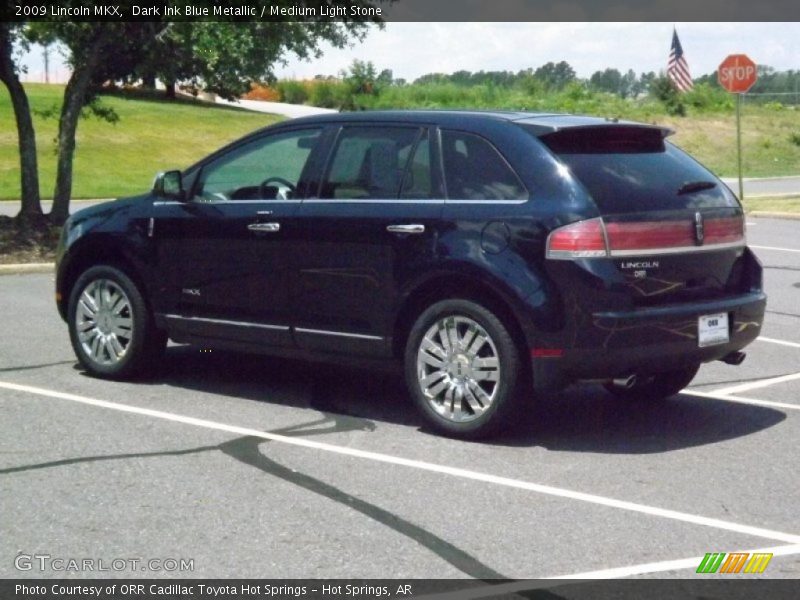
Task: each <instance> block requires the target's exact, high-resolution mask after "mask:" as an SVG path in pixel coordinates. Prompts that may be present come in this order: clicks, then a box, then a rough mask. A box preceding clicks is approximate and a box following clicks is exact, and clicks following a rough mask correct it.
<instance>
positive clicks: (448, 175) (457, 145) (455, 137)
mask: <svg viewBox="0 0 800 600" xmlns="http://www.w3.org/2000/svg"><path fill="white" fill-rule="evenodd" d="M442 163H443V165H444V178H445V183H446V185H447V197H448V198H450V199H453V200H525V199H527V198H528V192H527V190H526V189H525V186H524V185H523V184H522V182H521V181H520V180H519V177H517V174H516V173H514V170H513V169H512V168H511V166H510V165H509V164H508V162H506V160H505V158H503V156H502V154H500V152H498V151H497V149H496V148H495V147H494V146H492V144H490V143H489V142H488V141H487V140H485V139H484V138H482V137H480V136H477V135H474V134H471V133H465V132H462V131H449V130H446V129H445V130H442Z"/></svg>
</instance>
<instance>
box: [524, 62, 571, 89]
mask: <svg viewBox="0 0 800 600" xmlns="http://www.w3.org/2000/svg"><path fill="white" fill-rule="evenodd" d="M533 75H534V77H536V78H537V79H538V80H540V81H541V82H542V83H544V84H545V86H547V87H548V88H550V89H554V90H561V89H563V88H565V87H566V86H567V84H569V83H572V82H573V81H577V79H578V78H577V76H576V74H575V70H574V69H573V68H572V67H571V66H570V65H569V63H568V62H566V61H563V60H562V61H561V62H559V63H553V62H549V63H547V64H544V65H542V66H541V67H539V68H538V69H536V71H534V73H533Z"/></svg>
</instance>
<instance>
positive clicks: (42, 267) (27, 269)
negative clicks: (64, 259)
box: [0, 263, 56, 275]
mask: <svg viewBox="0 0 800 600" xmlns="http://www.w3.org/2000/svg"><path fill="white" fill-rule="evenodd" d="M55 268H56V265H55V263H21V264H15V265H0V275H22V274H24V273H52V272H53V271H55Z"/></svg>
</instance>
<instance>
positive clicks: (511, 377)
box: [405, 299, 527, 439]
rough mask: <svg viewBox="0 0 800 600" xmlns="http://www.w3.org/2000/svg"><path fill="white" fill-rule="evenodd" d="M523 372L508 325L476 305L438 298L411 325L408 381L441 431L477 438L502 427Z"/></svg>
mask: <svg viewBox="0 0 800 600" xmlns="http://www.w3.org/2000/svg"><path fill="white" fill-rule="evenodd" d="M526 376H527V370H526V369H524V368H523V365H522V362H521V359H520V353H519V350H518V349H517V346H516V344H515V343H514V340H513V339H512V337H511V335H510V333H509V330H508V328H507V327H506V326H505V325H504V324H503V322H502V321H501V320H500V319H499V318H498V317H497V316H495V315H494V314H493V313H492V312H491V311H490V310H488V309H487V308H485V307H483V306H481V305H480V304H476V303H475V302H472V301H469V300H460V299H452V300H444V301H441V302H437V303H436V304H434V305H432V306H431V307H429V308H428V309H427V310H425V311H424V312H423V313H422V314H421V315H420V316H419V317H418V318H417V320H416V322H415V323H414V326H413V327H412V328H411V332H410V334H409V336H408V342H407V343H406V351H405V377H406V385H407V387H408V389H409V392H410V393H411V396H412V398H413V399H414V402H415V403H416V405H417V407H418V408H419V410H420V412H421V413H422V415H423V416H424V417H425V419H426V420H427V422H428V423H429V424H430V425H431V426H433V427H434V428H435V429H436V430H437V431H439V432H441V433H444V434H445V435H449V436H453V437H460V438H466V439H477V438H481V437H486V436H489V435H493V434H496V433H498V432H500V431H502V430H504V428H506V427H507V426H508V424H509V422H510V420H511V417H513V416H514V414H515V412H516V409H517V405H518V404H519V398H518V396H520V395H521V394H520V392H521V391H522V390H525V389H527V386H525V385H524V381H523V379H524V378H525V377H526Z"/></svg>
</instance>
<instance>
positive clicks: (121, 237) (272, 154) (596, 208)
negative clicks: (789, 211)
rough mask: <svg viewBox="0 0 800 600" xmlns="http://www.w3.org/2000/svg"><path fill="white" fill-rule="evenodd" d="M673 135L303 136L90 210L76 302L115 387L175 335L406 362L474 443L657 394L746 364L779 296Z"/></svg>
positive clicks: (269, 138) (433, 415)
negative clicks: (721, 367)
mask: <svg viewBox="0 0 800 600" xmlns="http://www.w3.org/2000/svg"><path fill="white" fill-rule="evenodd" d="M670 133H671V131H670V130H668V129H664V128H660V127H656V126H650V125H644V124H638V123H632V122H618V121H616V120H605V119H600V118H593V117H581V116H571V115H556V114H531V113H521V112H520V113H518V112H459V111H441V112H439V111H413V112H372V113H369V112H367V113H351V114H334V115H325V116H316V117H309V118H304V119H297V120H292V121H287V122H284V123H281V124H279V125H276V126H272V127H268V128H266V129H263V130H261V131H258V132H256V133H253V134H252V135H249V136H247V137H245V138H244V139H241V140H239V141H237V142H235V143H233V144H231V145H229V146H227V147H225V148H223V149H222V150H220V151H218V152H216V153H214V154H212V155H211V156H209V157H208V158H205V159H203V160H201V161H200V162H199V163H197V164H195V165H194V166H191V167H189V168H188V169H186V170H185V171H182V172H180V171H168V172H165V173H161V174H159V175H158V176H157V177H156V180H155V184H154V187H153V190H152V191H151V192H150V193H148V194H145V195H143V196H138V197H134V198H126V199H120V200H116V201H114V202H110V203H107V204H103V205H99V206H94V207H91V208H87V209H85V210H82V211H80V212H78V213H76V214H75V215H74V216H72V217H71V218H70V219H69V221H68V222H67V224H66V226H65V228H64V230H63V234H62V238H61V242H60V246H59V250H58V272H57V281H56V298H57V304H58V309H59V311H60V313H61V316H62V317H63V318H64V319H65V320H66V322H67V323H68V325H69V332H70V338H71V340H72V345H73V347H74V349H75V352H76V354H77V356H78V359H79V360H80V362H81V364H82V365H83V366H84V367H85V368H86V369H87V370H88V371H89V372H91V373H93V374H95V375H98V376H101V377H108V378H126V377H130V376H132V375H134V374H135V373H138V372H140V371H142V370H143V369H145V368H146V367H147V366H148V365H152V364H153V362H154V361H159V360H161V357H162V355H163V350H164V347H165V345H166V342H167V339H168V338H171V339H172V340H174V341H175V342H179V343H190V344H202V345H203V346H205V347H220V348H227V349H232V350H238V351H252V352H259V353H264V354H267V355H268V354H272V355H284V356H294V357H297V356H300V357H313V358H314V359H320V358H321V359H325V358H332V357H336V358H337V359H341V358H342V357H344V356H346V357H351V358H352V359H354V360H355V361H359V360H363V359H365V358H366V357H369V358H370V359H376V358H380V359H386V360H389V361H391V360H396V361H402V363H403V364H404V369H405V377H406V381H407V385H408V389H409V392H410V394H411V396H412V397H413V398H414V400H415V402H416V404H417V405H418V407H419V409H420V410H421V412H422V414H423V415H424V416H425V417H426V419H427V420H428V421H429V422H430V424H432V425H433V426H434V427H435V428H437V429H438V430H439V431H440V432H443V433H446V434H449V435H456V436H461V437H477V436H481V435H486V434H489V433H497V432H502V431H503V430H504V428H505V427H506V426H507V425H508V424H509V422H510V421H512V420H513V419H514V418H515V415H519V414H521V412H524V411H527V410H529V407H530V406H531V403H533V402H535V400H536V398H537V396H541V395H542V394H546V393H547V392H548V390H553V389H558V388H560V387H563V386H565V385H567V384H570V383H572V382H575V381H579V380H593V381H597V382H599V383H602V384H604V385H605V387H606V388H607V389H608V390H609V392H610V393H612V394H614V395H616V396H619V397H622V398H626V399H637V400H638V401H639V402H656V401H659V400H661V399H665V398H668V397H670V396H672V395H674V394H676V393H677V392H679V391H680V390H681V389H682V388H684V387H685V386H686V385H688V384H689V382H690V381H691V380H692V378H693V377H694V376H695V374H696V373H697V370H698V368H699V367H700V365H701V364H702V363H705V362H709V361H715V360H722V361H725V362H727V363H730V364H739V363H740V362H741V361H742V360H743V359H744V354H743V353H742V352H741V350H742V348H744V347H745V346H747V344H749V343H750V342H752V341H753V340H754V339H755V338H756V337H757V336H758V334H759V331H760V328H761V323H762V320H763V316H764V309H765V304H766V296H765V295H764V293H763V291H762V269H761V265H760V263H759V262H758V260H757V259H756V257H755V256H754V255H753V254H752V252H751V251H750V250H749V249H748V247H747V245H746V241H745V221H744V215H743V211H742V207H741V205H740V203H739V202H738V200H737V199H736V197H735V196H734V195H733V194H732V193H731V191H730V190H729V189H728V188H727V187H726V186H725V185H724V184H723V183H722V182H721V181H720V180H719V179H717V177H715V176H714V175H713V174H712V173H710V172H709V171H708V170H707V169H705V168H704V167H703V166H701V165H700V164H698V163H697V162H696V161H695V160H694V159H692V158H691V157H690V156H688V155H687V154H685V153H684V152H683V151H681V150H680V149H678V148H677V147H676V146H674V145H673V144H671V143H670V142H669V141H667V138H668V136H669V134H670ZM631 265H634V266H635V268H633V267H631ZM265 360H268V359H267V358H265Z"/></svg>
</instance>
